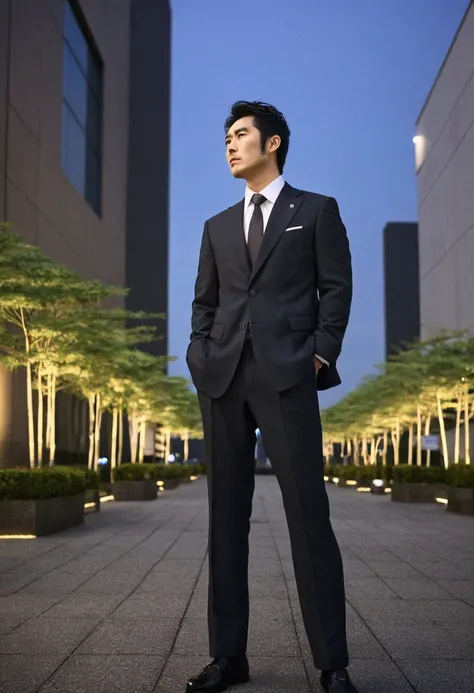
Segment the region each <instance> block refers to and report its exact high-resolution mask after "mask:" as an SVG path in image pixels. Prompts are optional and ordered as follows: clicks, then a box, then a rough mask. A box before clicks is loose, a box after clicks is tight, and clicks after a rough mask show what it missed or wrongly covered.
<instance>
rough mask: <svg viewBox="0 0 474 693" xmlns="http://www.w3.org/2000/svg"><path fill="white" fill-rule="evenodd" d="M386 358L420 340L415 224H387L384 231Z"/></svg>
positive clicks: (416, 231)
mask: <svg viewBox="0 0 474 693" xmlns="http://www.w3.org/2000/svg"><path fill="white" fill-rule="evenodd" d="M383 263H384V298H385V357H386V358H387V357H388V356H389V355H390V354H394V353H396V352H397V351H400V349H401V348H402V346H403V344H404V343H407V342H411V341H413V340H414V339H417V338H418V337H419V336H420V293H419V286H420V284H419V269H418V263H419V258H418V224H417V223H415V222H398V221H397V222H390V223H388V224H387V225H386V226H385V228H384V230H383Z"/></svg>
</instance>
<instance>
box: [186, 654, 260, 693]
mask: <svg viewBox="0 0 474 693" xmlns="http://www.w3.org/2000/svg"><path fill="white" fill-rule="evenodd" d="M247 681H250V675H249V662H248V659H247V657H236V658H232V659H227V658H226V657H218V658H217V659H214V660H213V661H212V662H211V663H210V664H208V665H207V666H206V667H204V669H203V670H202V671H201V673H200V674H198V676H194V677H193V678H191V679H189V681H188V683H187V686H186V693H219V691H225V690H227V688H228V687H229V686H236V685H237V684H238V683H247Z"/></svg>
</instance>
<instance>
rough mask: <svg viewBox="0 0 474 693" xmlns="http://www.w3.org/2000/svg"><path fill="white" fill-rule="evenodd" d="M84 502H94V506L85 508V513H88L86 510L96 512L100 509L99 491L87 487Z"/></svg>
mask: <svg viewBox="0 0 474 693" xmlns="http://www.w3.org/2000/svg"><path fill="white" fill-rule="evenodd" d="M84 502H85V503H95V507H94V508H87V509H86V511H85V512H86V513H88V512H93V513H94V512H95V513H98V512H99V511H100V493H99V491H93V490H91V489H87V490H86V497H85V499H84Z"/></svg>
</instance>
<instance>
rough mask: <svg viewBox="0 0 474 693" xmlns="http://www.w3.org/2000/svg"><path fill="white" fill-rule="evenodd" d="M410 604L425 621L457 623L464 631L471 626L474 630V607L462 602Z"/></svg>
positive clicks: (445, 601) (430, 601)
mask: <svg viewBox="0 0 474 693" xmlns="http://www.w3.org/2000/svg"><path fill="white" fill-rule="evenodd" d="M410 604H411V605H412V606H413V609H414V611H415V612H416V613H417V614H419V616H420V618H421V620H423V621H427V622H433V621H434V622H438V621H446V622H447V623H455V624H458V625H459V626H460V627H462V628H463V630H465V629H466V627H467V626H469V625H470V627H471V628H472V629H473V630H474V607H473V606H469V604H465V603H464V602H462V601H460V600H457V599H453V600H450V601H448V600H442V601H439V602H437V601H433V600H425V601H412V602H410Z"/></svg>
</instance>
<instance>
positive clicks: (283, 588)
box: [0, 476, 474, 693]
mask: <svg viewBox="0 0 474 693" xmlns="http://www.w3.org/2000/svg"><path fill="white" fill-rule="evenodd" d="M328 490H329V494H330V499H331V504H332V506H331V507H332V517H333V525H334V527H335V530H336V532H337V535H338V538H339V541H340V544H341V548H342V551H343V556H344V563H345V573H346V591H347V601H348V635H349V648H350V653H351V657H352V663H351V668H350V671H351V673H352V677H353V679H354V681H355V683H356V684H357V686H358V688H359V691H360V693H409V692H410V691H417V692H418V693H444V692H446V693H448V692H450V691H456V693H468V692H471V693H472V691H473V690H474V684H473V680H474V519H473V518H470V517H460V516H455V515H452V514H450V513H448V512H447V511H446V510H444V508H442V507H440V506H437V505H416V506H412V505H410V506H408V505H404V504H398V503H397V504H396V503H393V502H392V501H391V500H390V498H389V497H386V496H385V497H381V496H373V495H370V494H360V493H357V492H356V491H354V490H349V489H338V488H334V487H329V489H328ZM206 502H207V492H206V481H205V479H199V480H198V481H197V482H195V483H193V484H187V485H183V486H180V488H179V489H177V490H175V491H169V492H165V493H164V494H163V495H162V496H161V497H160V498H159V500H157V501H154V502H143V503H135V502H131V503H120V504H119V503H114V502H112V503H108V504H105V505H104V506H103V508H102V510H101V512H100V513H99V514H90V515H87V516H86V519H85V524H84V525H83V526H81V527H79V528H75V529H73V530H68V531H66V532H62V533H60V534H57V535H53V536H51V537H44V538H41V539H35V540H3V541H0V594H1V595H2V596H1V597H0V633H1V635H0V691H1V693H30V691H31V692H33V691H40V692H41V693H89V691H90V692H91V693H116V692H120V693H139V692H140V693H145V692H148V691H160V692H161V693H184V687H185V682H186V679H187V677H188V676H189V675H190V674H192V673H197V672H198V671H199V670H200V668H201V666H202V665H204V664H205V663H207V662H208V655H207V630H206V615H205V611H206V583H207V562H206V549H207V509H206ZM250 575H251V597H252V606H251V609H252V618H251V625H250V639H249V656H250V660H251V668H252V669H251V673H252V682H251V683H250V684H248V685H247V686H242V687H236V688H233V689H231V690H235V691H236V692H237V691H241V690H242V691H243V690H245V691H248V693H273V691H275V692H279V691H281V692H282V693H283V692H284V693H306V692H309V691H320V688H319V684H318V682H317V674H316V672H315V671H314V669H313V666H312V662H311V657H310V652H309V649H308V645H307V642H306V638H305V634H304V631H303V627H302V620H301V614H300V611H299V606H298V599H297V594H296V586H295V580H294V574H293V569H292V564H291V556H290V546H289V538H288V533H287V529H286V525H285V517H284V513H283V508H282V503H281V498H280V494H279V490H278V485H277V482H276V480H275V478H274V477H273V476H262V477H258V478H257V486H256V491H255V502H254V514H253V518H252V534H251V565H250Z"/></svg>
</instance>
